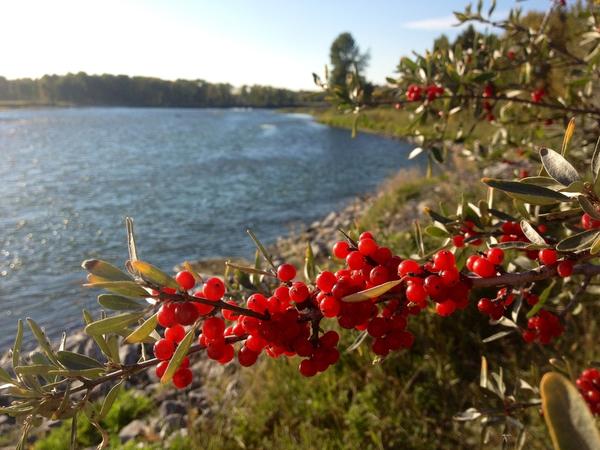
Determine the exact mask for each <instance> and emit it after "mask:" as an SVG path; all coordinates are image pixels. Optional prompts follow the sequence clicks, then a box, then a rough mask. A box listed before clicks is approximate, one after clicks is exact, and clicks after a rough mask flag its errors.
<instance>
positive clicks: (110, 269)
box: [81, 259, 131, 281]
mask: <svg viewBox="0 0 600 450" xmlns="http://www.w3.org/2000/svg"><path fill="white" fill-rule="evenodd" d="M81 267H83V268H84V269H85V270H87V271H88V272H90V273H91V274H93V275H96V276H98V277H101V278H104V279H106V280H109V281H131V277H129V275H127V274H126V273H125V272H123V271H122V270H120V269H118V268H117V267H115V266H113V265H112V264H110V263H107V262H106V261H101V260H99V259H88V260H85V261H84V262H83V263H82V264H81Z"/></svg>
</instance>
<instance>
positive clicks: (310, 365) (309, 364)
mask: <svg viewBox="0 0 600 450" xmlns="http://www.w3.org/2000/svg"><path fill="white" fill-rule="evenodd" d="M298 370H299V371H300V373H301V374H302V376H305V377H313V376H315V375H316V374H317V366H316V364H315V363H314V361H313V360H312V359H303V360H302V362H301V363H300V366H299V367H298Z"/></svg>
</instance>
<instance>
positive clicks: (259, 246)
mask: <svg viewBox="0 0 600 450" xmlns="http://www.w3.org/2000/svg"><path fill="white" fill-rule="evenodd" d="M246 233H248V235H249V236H250V238H251V239H252V240H253V241H254V245H256V248H257V249H258V250H259V251H260V252H261V253H262V255H263V257H264V258H265V259H266V260H267V262H268V263H269V264H270V265H271V267H273V269H277V268H276V267H275V264H273V259H272V258H271V255H269V253H268V252H267V249H266V248H265V246H264V245H262V243H261V242H260V241H259V240H258V238H257V237H256V235H255V234H254V233H253V232H252V230H251V229H249V228H248V229H247V230H246Z"/></svg>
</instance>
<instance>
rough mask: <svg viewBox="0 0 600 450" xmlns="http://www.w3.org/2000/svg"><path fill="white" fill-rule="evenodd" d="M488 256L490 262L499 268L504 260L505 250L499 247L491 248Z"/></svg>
mask: <svg viewBox="0 0 600 450" xmlns="http://www.w3.org/2000/svg"><path fill="white" fill-rule="evenodd" d="M486 256H487V259H488V261H489V262H491V263H492V264H494V265H495V266H497V265H499V264H502V261H503V260H504V250H502V249H501V248H497V247H494V248H490V249H489V250H488V251H487V253H486Z"/></svg>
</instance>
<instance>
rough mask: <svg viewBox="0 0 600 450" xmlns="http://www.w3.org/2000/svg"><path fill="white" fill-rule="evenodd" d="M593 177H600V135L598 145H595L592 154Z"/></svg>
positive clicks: (595, 178)
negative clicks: (599, 175)
mask: <svg viewBox="0 0 600 450" xmlns="http://www.w3.org/2000/svg"><path fill="white" fill-rule="evenodd" d="M591 169H592V177H593V178H594V180H597V179H598V174H600V136H599V137H598V140H597V141H596V146H595V147H594V154H593V155H592V164H591Z"/></svg>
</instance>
